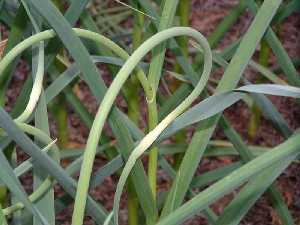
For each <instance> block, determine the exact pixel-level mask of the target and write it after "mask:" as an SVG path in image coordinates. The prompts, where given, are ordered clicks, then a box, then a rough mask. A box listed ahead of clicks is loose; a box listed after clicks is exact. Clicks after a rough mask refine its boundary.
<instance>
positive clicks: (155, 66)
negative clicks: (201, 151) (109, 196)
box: [147, 0, 179, 199]
mask: <svg viewBox="0 0 300 225" xmlns="http://www.w3.org/2000/svg"><path fill="white" fill-rule="evenodd" d="M178 2H179V1H178V0H165V1H163V2H162V7H163V10H162V15H161V19H160V21H159V26H158V31H162V30H164V29H167V28H168V27H170V26H171V25H172V23H173V19H174V16H175V13H176V9H177V5H178ZM165 52H166V43H162V44H160V45H159V46H157V47H156V48H155V49H154V50H153V51H152V62H151V64H150V67H149V73H148V79H149V83H150V85H151V87H152V89H153V96H151V98H147V106H148V129H149V131H152V130H153V129H154V128H155V127H156V125H157V124H158V110H157V104H156V92H157V89H158V85H159V80H160V77H161V74H162V67H163V62H164V58H165ZM157 159H158V148H157V147H153V148H152V149H150V154H149V162H148V178H149V183H150V187H151V190H152V193H153V196H154V199H156V182H157Z"/></svg>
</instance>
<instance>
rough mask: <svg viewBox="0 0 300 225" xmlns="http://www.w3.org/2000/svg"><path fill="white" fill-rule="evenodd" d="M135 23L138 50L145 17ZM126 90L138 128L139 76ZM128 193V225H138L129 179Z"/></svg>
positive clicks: (134, 41)
mask: <svg viewBox="0 0 300 225" xmlns="http://www.w3.org/2000/svg"><path fill="white" fill-rule="evenodd" d="M135 7H136V8H138V4H135ZM134 20H135V23H134V25H133V34H132V35H133V36H132V47H133V49H134V50H135V49H137V48H138V47H139V46H140V44H141V43H142V40H143V26H144V15H142V14H140V13H135V14H134ZM124 88H126V89H127V95H128V99H127V104H128V117H129V118H130V119H131V120H132V121H133V122H134V123H135V124H136V125H137V126H138V124H139V119H140V109H139V96H140V94H139V92H140V85H139V82H138V78H137V74H136V73H135V74H133V75H132V76H131V77H130V78H129V79H128V81H127V82H126V84H125V86H124ZM127 192H128V203H127V205H128V224H129V225H138V224H139V216H138V206H139V203H138V199H137V195H136V191H135V189H134V185H133V184H132V181H131V180H130V179H129V180H128V184H127Z"/></svg>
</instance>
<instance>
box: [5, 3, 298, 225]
mask: <svg viewBox="0 0 300 225" xmlns="http://www.w3.org/2000/svg"><path fill="white" fill-rule="evenodd" d="M236 2H237V1H233V0H221V1H216V0H193V1H191V4H192V7H191V9H192V12H191V14H190V15H191V16H190V23H191V26H192V27H194V28H196V29H197V30H199V31H201V32H203V33H204V34H205V35H208V34H209V33H210V32H212V31H213V30H214V28H215V26H216V24H218V23H219V22H220V21H221V20H222V18H223V17H224V16H226V15H227V13H228V10H230V9H231V8H232V7H233V6H234V5H235V4H236ZM251 19H252V16H251V14H250V13H248V12H246V13H244V14H243V16H242V17H241V18H240V19H239V20H238V22H237V24H235V25H234V26H233V27H232V29H231V30H230V31H229V32H228V33H227V34H226V35H225V37H224V39H223V40H222V41H221V43H220V44H219V46H218V48H220V49H222V48H223V47H224V46H226V45H228V44H229V43H231V41H233V40H236V39H237V38H238V37H239V36H240V35H242V34H243V33H245V31H246V30H247V27H248V25H249V24H250V22H251ZM128 24H129V25H128ZM128 24H127V23H126V26H130V21H129V22H128ZM299 28H300V16H299V15H296V14H294V15H291V16H289V17H288V18H286V19H285V20H284V22H283V24H282V25H281V29H280V32H279V37H280V38H281V40H283V43H284V47H285V48H286V49H287V50H288V53H289V55H290V56H292V57H299V53H300V42H299V35H300V29H299ZM270 64H271V65H272V66H276V59H275V57H274V56H272V57H270ZM100 68H101V70H102V72H103V74H104V77H105V80H106V81H107V82H109V81H110V80H111V78H110V75H109V74H107V70H106V69H105V67H100ZM27 69H28V68H27V66H26V64H25V63H22V64H21V65H19V67H18V70H17V72H16V73H15V75H14V78H13V82H12V83H11V86H10V88H9V91H8V92H7V102H8V104H7V110H9V109H10V107H11V105H12V104H13V102H14V101H15V98H16V96H17V95H18V93H19V90H20V87H21V85H22V84H23V82H24V80H25V78H26V76H27V72H28V71H27ZM218 72H219V73H220V74H221V72H222V71H218ZM248 76H249V77H248V78H249V79H250V80H254V79H255V73H253V72H251V71H249V72H248ZM282 77H283V76H282ZM78 87H79V89H78V93H77V94H78V96H79V98H80V99H81V100H82V101H83V102H84V104H85V105H86V106H87V108H88V109H89V111H90V112H93V113H94V112H95V111H96V109H97V104H96V102H95V99H94V98H93V97H92V96H91V94H90V93H89V90H88V88H87V86H86V85H85V84H84V83H83V82H81V83H80V84H79V85H78ZM271 100H272V102H273V103H274V104H275V105H276V106H277V108H278V109H279V111H280V112H281V113H282V115H283V116H284V118H285V119H286V121H287V122H288V124H289V125H290V127H291V128H292V129H297V128H299V127H300V113H299V108H298V106H297V105H296V104H295V101H294V100H293V99H288V98H278V97H276V98H275V97H272V98H271ZM118 104H119V105H120V106H121V108H122V109H124V111H125V110H126V106H125V103H124V102H123V100H121V99H119V101H118ZM68 111H69V117H68V123H69V133H70V137H69V139H70V143H71V145H73V146H81V145H83V144H85V141H86V138H87V136H88V132H89V131H88V129H87V128H86V127H85V126H84V125H83V124H82V122H81V121H80V119H79V118H78V117H77V116H76V114H75V113H74V112H73V110H72V109H71V108H70V107H69V108H68ZM225 115H226V117H227V118H228V119H229V120H230V121H231V122H232V124H233V125H234V127H235V128H236V129H237V130H238V131H239V133H240V134H241V135H242V136H243V138H244V140H246V141H247V142H248V143H253V144H257V145H263V146H276V145H277V144H279V143H281V142H282V141H283V140H284V139H283V137H282V136H281V135H280V134H279V133H278V132H277V131H276V130H275V129H273V128H272V126H271V124H270V123H269V122H268V121H266V120H265V119H263V120H262V123H261V126H260V127H259V130H258V132H257V134H256V137H255V138H254V139H252V140H250V139H249V138H248V135H247V126H248V121H249V117H250V113H249V110H248V109H247V107H246V105H245V104H244V103H242V102H240V103H237V104H235V105H234V106H232V107H231V108H230V109H228V110H226V112H225ZM50 119H51V116H50ZM51 121H52V123H51V130H52V135H53V136H56V124H55V122H54V121H53V119H51ZM215 137H217V138H224V135H223V134H222V132H221V131H220V130H219V129H218V130H217V132H216V133H215ZM20 157H21V158H20V160H22V159H24V158H23V157H22V155H21V154H20ZM233 160H235V159H233V158H229V157H222V158H212V159H211V158H210V159H204V160H202V162H201V164H200V165H199V169H198V172H197V173H198V174H201V173H203V172H205V171H208V170H211V169H214V168H217V167H219V166H222V165H225V164H228V163H230V162H232V161H233ZM105 162H106V159H105V158H102V157H98V158H97V159H96V162H95V169H96V168H99V167H101V166H102V165H104V164H105ZM299 172H300V165H299V164H298V163H293V164H292V165H291V166H290V167H289V168H288V169H287V170H286V171H285V172H284V173H283V174H282V175H281V176H280V178H279V179H278V181H277V182H276V183H277V184H278V186H279V188H280V189H281V190H282V193H283V195H284V197H285V200H286V202H287V204H288V206H289V208H290V209H291V211H292V212H293V216H294V218H295V219H296V221H295V222H297V223H300V190H299V188H298V187H299V186H300V177H299ZM22 181H23V183H24V184H25V186H26V187H27V189H28V190H29V191H30V189H31V187H30V186H31V176H30V174H28V175H26V176H24V177H23V179H22ZM116 182H117V177H116V176H112V177H109V178H106V179H105V181H104V182H103V184H101V185H100V186H98V187H97V188H95V189H94V190H93V191H92V195H93V197H94V198H95V200H97V201H99V202H101V203H102V204H104V206H105V207H106V208H107V209H109V210H110V209H111V208H112V202H113V196H114V191H115V188H116ZM159 184H160V190H164V189H166V188H168V187H169V186H170V179H169V178H168V177H167V175H166V174H164V172H163V171H160V172H159ZM61 193H62V191H61V189H60V188H59V187H56V194H57V195H61ZM125 197H126V196H125ZM125 197H124V199H123V201H122V205H123V206H125V204H126V203H125ZM231 198H232V194H231V195H228V196H225V197H224V198H222V199H221V200H219V201H218V202H217V203H216V204H214V205H213V209H214V211H215V212H216V213H221V212H222V210H223V208H224V206H225V205H226V204H228V202H229V201H230V199H231ZM123 208H124V207H123ZM71 210H72V207H70V208H69V209H67V210H65V211H64V212H63V213H61V214H60V215H59V217H58V218H57V222H58V224H64V225H67V224H70V222H69V221H70V218H71ZM120 214H121V218H123V220H124V221H125V220H126V214H127V212H126V210H125V209H122V210H121V212H120ZM85 224H93V222H91V221H89V219H87V220H86V222H85ZM122 224H126V223H125V222H123V223H122ZM185 224H189V225H192V224H197V225H202V224H203V225H204V224H206V221H205V219H203V218H202V217H200V216H199V217H195V218H193V219H192V220H189V221H187V222H186V223H185ZM241 224H244V225H256V224H257V225H280V220H279V219H278V216H277V215H276V213H275V211H274V209H273V208H272V207H271V204H270V202H269V199H268V197H267V196H264V197H263V198H261V199H260V200H259V201H258V202H257V203H256V204H255V206H254V207H253V208H252V209H251V210H250V212H249V213H248V214H247V216H246V217H245V219H244V220H243V222H242V223H241Z"/></svg>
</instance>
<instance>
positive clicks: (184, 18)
mask: <svg viewBox="0 0 300 225" xmlns="http://www.w3.org/2000/svg"><path fill="white" fill-rule="evenodd" d="M189 10H190V1H189V0H181V1H179V5H178V8H177V14H178V16H179V23H180V26H188V25H189ZM177 39H178V45H179V47H180V48H181V50H182V54H183V56H184V57H188V39H187V37H178V38H177ZM174 71H175V72H177V73H181V72H182V71H181V67H180V65H179V63H178V62H176V64H175V66H174ZM180 83H181V82H179V81H178V80H175V81H174V82H172V84H171V90H172V89H173V90H175V89H177V88H178V87H179V85H180ZM175 141H176V142H178V143H182V142H184V141H185V132H184V131H180V132H177V133H176V134H175ZM182 158H183V154H182V153H180V154H175V155H174V168H175V169H178V167H179V165H180V163H181V160H182Z"/></svg>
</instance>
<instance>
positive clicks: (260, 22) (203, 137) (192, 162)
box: [162, 0, 281, 217]
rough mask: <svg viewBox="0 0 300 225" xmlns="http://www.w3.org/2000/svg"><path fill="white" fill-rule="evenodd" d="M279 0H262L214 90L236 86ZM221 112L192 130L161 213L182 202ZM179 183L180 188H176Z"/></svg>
mask: <svg viewBox="0 0 300 225" xmlns="http://www.w3.org/2000/svg"><path fill="white" fill-rule="evenodd" d="M280 3H281V0H273V1H265V2H264V3H263V4H262V6H261V8H260V10H259V11H258V13H257V15H256V17H255V18H254V20H253V22H252V24H251V26H250V27H249V29H248V32H247V33H246V34H245V35H244V37H243V39H242V40H241V43H240V45H239V48H238V49H237V50H236V54H235V55H234V57H233V58H232V60H231V62H230V64H229V66H228V67H227V68H226V70H225V72H224V74H223V76H222V79H221V80H220V82H219V84H218V86H217V89H216V91H217V92H216V93H220V92H224V91H228V90H231V89H233V88H235V86H236V85H237V83H238V81H239V80H240V77H241V76H242V73H243V71H244V70H245V68H246V66H247V64H248V62H249V60H250V58H251V57H252V55H253V53H254V51H255V48H256V46H257V44H258V43H259V41H260V39H261V38H262V36H263V34H264V33H265V31H266V29H267V27H268V26H269V23H270V22H271V20H272V18H273V16H274V14H275V12H276V10H277V9H278V7H279V5H280ZM220 116H221V115H220V114H219V115H218V116H215V117H212V118H210V119H207V120H206V121H204V122H203V123H201V126H200V127H199V128H198V129H197V131H196V132H195V133H194V136H193V138H192V140H191V142H190V144H189V147H188V148H187V150H186V153H185V156H184V158H183V160H182V163H181V165H180V168H179V172H178V174H177V176H176V179H175V181H174V182H173V185H172V188H171V190H170V191H169V194H168V198H167V200H166V203H165V206H164V208H163V212H162V216H163V217H164V216H166V215H168V214H169V213H171V212H172V211H173V210H174V209H176V208H177V207H179V206H180V204H181V203H182V201H183V199H184V197H185V194H186V192H187V190H188V187H189V184H190V182H191V180H192V177H193V174H194V172H195V171H196V169H197V167H198V164H199V162H200V160H201V157H202V155H203V152H204V151H205V149H206V146H207V144H208V142H209V140H210V138H211V136H212V134H213V132H214V130H215V127H216V124H217V122H218V120H219V118H220ZM178 186H179V188H177V187H178Z"/></svg>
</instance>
